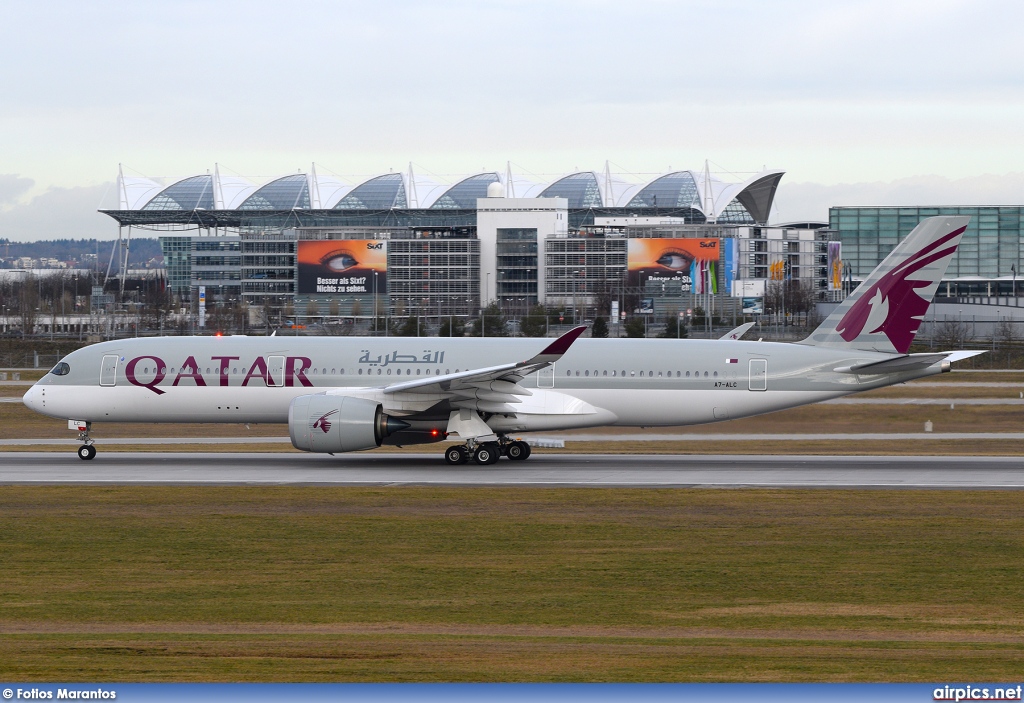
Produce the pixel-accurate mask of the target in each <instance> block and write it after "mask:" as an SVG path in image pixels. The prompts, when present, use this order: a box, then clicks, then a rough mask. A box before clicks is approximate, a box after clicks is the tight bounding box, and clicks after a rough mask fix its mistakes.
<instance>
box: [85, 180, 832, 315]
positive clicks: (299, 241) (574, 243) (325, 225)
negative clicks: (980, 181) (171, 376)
mask: <svg viewBox="0 0 1024 703" xmlns="http://www.w3.org/2000/svg"><path fill="white" fill-rule="evenodd" d="M783 175H784V172H783V171H780V170H767V171H763V172H760V173H757V174H754V175H752V176H751V177H749V178H747V179H746V180H743V181H738V182H732V181H725V180H722V179H720V178H718V177H716V176H714V175H712V174H711V172H710V170H709V169H708V168H707V167H705V168H704V169H703V170H689V171H674V172H670V173H663V174H657V175H654V176H652V177H650V178H647V179H646V180H642V181H641V180H639V179H635V178H634V179H632V180H629V179H627V178H624V177H621V176H619V175H616V174H612V173H611V172H610V170H609V169H608V167H607V166H606V168H605V169H604V171H579V172H574V173H570V174H568V175H564V176H561V177H558V178H555V179H553V180H551V181H549V182H547V183H535V182H531V181H528V180H526V179H524V178H521V177H518V176H515V175H513V174H512V172H511V169H510V168H506V170H505V172H504V173H499V172H485V173H475V174H470V175H467V176H465V177H463V178H458V179H453V181H452V182H451V183H446V184H442V183H438V182H436V181H435V180H433V179H431V178H426V177H423V176H420V175H418V174H415V173H414V172H413V170H412V168H411V167H410V169H409V171H408V172H406V173H387V174H380V175H375V176H372V177H368V178H365V179H343V178H339V177H336V176H325V175H322V174H318V173H317V172H316V168H315V167H314V168H312V169H310V171H309V172H308V173H301V174H291V175H286V176H283V177H280V178H275V179H271V180H269V181H266V182H264V183H262V184H260V183H256V182H254V181H252V180H250V179H244V178H240V177H237V176H226V175H224V174H221V173H220V172H219V169H217V168H215V169H214V171H213V172H212V173H208V174H204V175H196V176H191V177H188V178H184V179H180V180H176V181H173V182H169V183H167V182H159V181H157V180H155V179H149V178H137V177H126V176H124V175H119V177H118V192H119V197H120V206H119V209H117V210H104V211H103V212H105V213H106V214H107V215H109V216H110V217H112V218H113V219H115V220H116V221H117V223H118V225H119V227H120V230H121V236H122V239H123V241H124V242H126V243H129V244H128V245H129V246H130V239H131V234H132V231H133V230H135V231H137V230H139V229H142V230H157V231H160V232H161V237H160V241H161V248H162V250H163V254H164V260H165V265H166V267H167V275H168V285H169V287H170V288H171V290H172V292H173V293H174V294H175V295H176V296H177V297H178V299H179V300H180V301H181V303H182V305H183V306H186V305H190V306H193V307H194V306H195V305H196V304H197V301H198V300H199V298H200V292H202V294H203V298H204V300H205V301H210V302H211V303H213V302H217V303H227V304H238V305H243V306H245V307H247V308H248V309H249V310H250V315H251V316H252V315H253V314H254V313H255V312H256V311H263V313H264V314H266V315H268V316H272V317H273V316H276V317H282V316H288V317H291V316H295V317H296V318H303V317H305V318H307V319H309V318H331V317H370V316H380V315H392V316H394V315H410V314H417V315H423V316H428V317H430V316H435V315H436V316H438V317H440V316H449V315H466V316H472V315H476V314H478V312H479V310H480V309H481V307H483V306H486V305H488V304H491V303H498V304H499V305H500V306H501V307H502V308H503V309H504V310H505V311H506V312H507V313H510V314H513V315H514V314H516V313H517V312H520V311H522V312H525V311H526V310H528V309H529V308H530V307H532V306H534V305H537V304H541V305H545V306H547V307H549V308H557V309H558V310H560V311H563V314H564V316H571V318H572V319H592V318H593V316H595V315H608V314H610V313H614V311H615V310H618V311H619V313H620V314H622V315H624V314H626V313H633V312H642V313H648V314H668V313H671V312H672V311H677V312H680V313H682V312H683V311H685V310H690V311H692V310H693V309H694V308H697V307H702V308H704V309H706V310H707V309H711V310H715V311H718V312H723V313H727V312H732V313H734V314H735V313H737V312H744V311H745V312H748V313H750V312H754V313H756V312H760V311H761V309H762V305H763V300H764V297H765V296H766V294H767V291H768V289H769V288H770V287H771V286H772V283H773V281H774V282H779V283H780V284H781V282H782V281H790V282H792V283H791V285H793V284H796V285H799V286H800V287H801V288H802V289H804V290H806V291H807V292H808V295H809V296H810V297H811V298H812V299H813V300H815V301H821V302H828V301H836V300H838V299H839V298H840V297H841V295H842V291H841V284H840V279H839V276H838V274H837V271H838V270H839V265H840V264H839V261H840V258H841V251H840V245H839V238H838V234H837V233H836V232H835V231H834V229H833V228H830V226H829V225H828V224H827V223H794V224H791V225H781V226H768V225H767V222H768V221H769V217H770V214H771V212H772V203H773V200H774V197H775V192H776V189H777V188H778V185H779V182H780V180H781V179H782V177H783Z"/></svg>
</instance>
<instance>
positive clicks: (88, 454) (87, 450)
mask: <svg viewBox="0 0 1024 703" xmlns="http://www.w3.org/2000/svg"><path fill="white" fill-rule="evenodd" d="M94 456H96V447H94V446H92V445H91V444H83V445H82V446H80V447H79V448H78V458H79V459H81V460H82V461H89V460H91V459H92V458H93V457H94Z"/></svg>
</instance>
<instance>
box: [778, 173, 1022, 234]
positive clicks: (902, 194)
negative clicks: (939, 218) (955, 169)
mask: <svg viewBox="0 0 1024 703" xmlns="http://www.w3.org/2000/svg"><path fill="white" fill-rule="evenodd" d="M1022 198H1024V173H1007V174H1002V175H999V174H985V175H981V176H973V177H969V178H956V179H951V178H946V177H944V176H911V177H909V178H900V179H897V180H893V181H872V182H862V183H836V184H834V185H822V184H820V183H785V181H783V183H782V184H781V185H780V186H779V191H778V195H777V196H776V198H775V208H774V209H775V213H774V216H773V221H776V222H796V221H800V220H815V221H818V220H820V221H822V222H827V221H828V209H829V208H830V207H835V206H840V205H860V206H864V207H871V206H872V205H878V206H882V205H890V206H892V205H907V206H917V205H920V206H931V205H946V206H953V205H1018V204H1020V202H1021V200H1022Z"/></svg>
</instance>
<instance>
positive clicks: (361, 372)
mask: <svg viewBox="0 0 1024 703" xmlns="http://www.w3.org/2000/svg"><path fill="white" fill-rule="evenodd" d="M359 375H360V376H362V375H363V370H362V369H359ZM686 375H687V376H689V375H690V374H686Z"/></svg>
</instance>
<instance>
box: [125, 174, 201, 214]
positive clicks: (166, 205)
mask: <svg viewBox="0 0 1024 703" xmlns="http://www.w3.org/2000/svg"><path fill="white" fill-rule="evenodd" d="M142 209H143V210H212V209H213V176H192V177H191V178H186V179H184V180H181V181H178V182H177V183H174V184H173V185H170V186H167V187H166V188H164V189H163V190H162V191H160V192H159V193H157V194H156V195H155V196H154V197H153V199H152V200H150V201H149V202H148V203H146V204H145V205H144V206H143V207H142Z"/></svg>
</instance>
